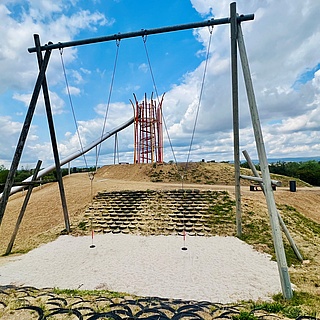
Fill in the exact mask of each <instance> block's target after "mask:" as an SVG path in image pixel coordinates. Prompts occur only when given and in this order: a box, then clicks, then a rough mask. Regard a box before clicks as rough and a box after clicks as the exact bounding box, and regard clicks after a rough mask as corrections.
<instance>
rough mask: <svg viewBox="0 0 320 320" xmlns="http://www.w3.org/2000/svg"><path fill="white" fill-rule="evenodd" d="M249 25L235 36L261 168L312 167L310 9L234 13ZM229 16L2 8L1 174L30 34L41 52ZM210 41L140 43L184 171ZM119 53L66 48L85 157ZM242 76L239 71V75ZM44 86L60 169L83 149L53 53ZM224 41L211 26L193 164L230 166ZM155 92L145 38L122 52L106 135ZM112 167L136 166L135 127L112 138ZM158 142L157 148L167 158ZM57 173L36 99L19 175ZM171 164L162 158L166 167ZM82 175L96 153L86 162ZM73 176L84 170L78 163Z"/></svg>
mask: <svg viewBox="0 0 320 320" xmlns="http://www.w3.org/2000/svg"><path fill="white" fill-rule="evenodd" d="M237 7H238V12H239V13H240V14H241V13H243V14H249V13H254V14H255V20H254V21H250V22H244V23H243V24H242V28H243V33H244V37H245V43H246V47H247V52H248V57H249V63H250V68H251V72H252V77H253V82H254V87H255V93H256V99H257V104H258V108H259V113H260V120H261V125H262V129H263V132H264V139H265V145H266V150H267V155H268V157H269V158H280V157H302V156H309V157H313V156H314V157H316V156H319V155H320V143H319V138H320V134H319V128H320V126H319V124H320V121H319V120H320V71H319V67H320V65H319V63H320V55H319V50H318V47H319V43H320V24H319V23H318V15H319V12H320V3H318V2H317V1H312V2H311V1H310V2H308V1H303V0H296V1H295V2H294V5H293V4H292V1H290V0H283V1H281V2H279V1H277V0H270V1H257V0H256V1H254V0H253V1H247V0H240V1H237ZM228 16H229V2H227V1H216V0H185V1H181V0H161V1H155V0H153V1H150V0H148V1H144V0H142V1H132V0H131V1H130V0H100V1H99V0H95V1H93V0H92V1H89V0H86V1H77V0H72V1H70V0H69V1H66V0H60V1H48V0H33V1H26V0H4V1H2V2H1V4H0V21H1V23H0V31H1V35H2V41H1V43H0V70H1V78H0V130H1V134H0V164H4V165H5V166H6V167H9V166H10V162H11V160H12V157H13V152H14V150H15V147H16V143H17V140H18V137H19V134H20V131H21V127H22V124H23V121H24V118H25V114H26V111H27V106H28V105H29V101H30V95H31V93H32V91H33V86H34V83H35V80H36V76H37V71H38V68H37V61H36V57H35V54H30V53H28V52H27V48H28V47H32V46H33V34H34V33H38V34H39V35H40V38H41V41H42V43H43V44H44V43H47V42H49V41H52V42H54V43H55V42H59V41H61V42H64V41H70V40H77V39H85V38H92V37H98V36H104V35H112V34H116V33H119V32H120V33H126V32H131V31H138V30H140V29H152V28H158V27H162V26H171V25H177V24H184V23H190V22H198V21H203V20H205V19H209V18H212V17H216V18H224V17H228ZM209 35H210V33H209V29H208V28H202V29H199V30H187V31H179V32H172V33H166V34H161V35H150V36H148V37H147V39H146V46H147V49H148V54H149V58H150V61H151V67H152V71H153V74H154V77H155V82H156V85H157V90H158V93H159V94H160V95H161V94H163V93H164V92H166V95H165V99H164V104H163V108H164V116H165V121H166V124H167V127H168V132H169V135H170V138H171V140H172V142H173V149H174V153H175V156H176V158H177V160H179V161H186V159H187V151H188V149H189V144H190V139H191V134H192V128H193V124H194V119H195V113H196V107H197V105H198V102H199V94H200V86H201V79H202V76H203V68H204V63H205V56H206V50H207V47H208V41H209ZM116 51H117V44H116V43H115V42H114V41H112V42H107V43H100V44H93V45H86V46H80V47H76V48H66V49H64V50H63V59H64V64H65V68H66V72H67V78H68V83H69V86H70V92H71V98H72V102H73V106H74V109H75V114H76V120H77V124H78V127H79V132H80V135H81V142H82V144H83V145H87V144H89V143H90V142H92V141H93V140H95V139H97V138H98V137H99V136H100V135H101V130H102V126H103V121H104V114H105V109H106V105H107V101H108V98H109V91H110V85H111V78H112V73H113V68H114V61H115V55H116ZM239 71H241V70H239ZM47 77H48V85H49V90H50V97H51V102H52V108H53V113H54V121H55V127H56V132H57V139H58V144H59V152H60V157H61V158H63V157H66V156H68V155H69V154H71V153H73V152H74V151H76V150H78V149H79V148H80V146H79V140H78V136H77V134H76V131H75V130H76V129H75V125H74V121H73V117H72V112H71V108H70V103H69V99H68V95H67V94H66V85H65V82H64V75H63V69H62V66H61V60H60V53H59V51H58V50H55V51H53V53H52V57H51V60H50V64H49V67H48V73H47ZM239 80H240V127H241V132H240V144H241V146H240V147H241V150H244V149H246V150H247V151H248V152H249V154H250V155H251V157H252V158H256V151H255V142H254V139H253V134H252V125H251V120H250V114H249V110H248V105H247V101H246V96H245V90H244V86H243V81H242V75H241V72H239ZM230 82H231V80H230V30H229V26H228V25H222V26H216V27H215V28H214V30H213V34H212V44H211V47H210V56H209V61H208V71H207V74H206V82H205V86H204V92H203V97H202V100H201V106H200V113H199V120H198V123H197V129H196V133H195V139H194V144H193V148H192V152H191V156H190V159H191V160H192V161H199V160H201V159H203V158H204V159H207V160H212V159H215V160H216V161H222V160H232V159H233V142H232V112H231V88H230ZM152 91H154V88H153V83H152V78H151V72H150V68H149V65H148V60H147V57H146V52H145V48H144V44H143V40H142V38H140V37H139V38H134V39H124V40H121V41H120V44H119V49H118V61H117V67H116V72H115V78H114V85H113V90H112V93H111V97H110V106H109V113H108V118H107V124H106V131H109V130H111V129H112V128H114V127H116V126H118V125H119V124H121V123H123V122H124V121H126V120H128V119H129V118H130V117H132V107H131V105H130V102H129V100H130V99H132V98H133V93H135V94H136V95H137V97H138V99H142V97H143V95H144V93H147V95H148V96H150V94H151V92H152ZM118 138H119V150H120V154H119V159H120V161H121V162H131V163H132V162H133V152H132V151H133V150H132V149H133V127H129V128H127V129H126V130H124V131H122V132H121V133H120V134H119V137H118ZM167 145H168V143H167V137H166V136H165V146H167ZM113 148H114V140H113V139H112V138H111V139H110V140H108V141H106V142H104V143H103V144H102V148H101V154H100V156H99V165H103V164H112V163H113ZM38 159H41V160H43V162H44V165H45V166H46V165H50V164H51V163H52V162H53V158H52V151H51V145H50V139H49V135H48V126H47V121H46V116H45V113H44V108H43V103H42V99H41V100H40V101H39V104H38V105H37V109H36V114H35V117H34V119H33V122H32V128H31V130H30V133H29V136H28V140H27V143H26V147H25V150H24V153H23V156H22V159H21V165H24V166H28V167H34V166H35V164H36V162H37V160H38ZM172 159H173V154H172V151H171V149H170V148H169V147H166V149H165V161H170V160H172ZM87 161H88V164H89V165H93V164H94V163H95V161H96V159H95V152H92V153H90V154H88V155H87ZM72 165H77V166H84V161H83V159H82V158H81V159H78V160H77V161H74V162H73V164H72Z"/></svg>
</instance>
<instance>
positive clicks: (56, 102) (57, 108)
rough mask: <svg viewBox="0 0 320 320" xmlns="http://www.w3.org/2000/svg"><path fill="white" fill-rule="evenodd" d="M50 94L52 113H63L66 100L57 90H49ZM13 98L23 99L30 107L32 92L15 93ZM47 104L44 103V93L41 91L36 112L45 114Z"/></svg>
mask: <svg viewBox="0 0 320 320" xmlns="http://www.w3.org/2000/svg"><path fill="white" fill-rule="evenodd" d="M49 96H50V105H51V110H52V114H61V113H62V112H63V108H64V100H62V99H61V98H60V97H59V96H58V94H57V93H55V92H50V91H49ZM13 99H15V100H18V101H21V102H23V103H24V105H25V106H26V107H29V104H30V101H31V94H18V93H16V94H14V95H13ZM45 113H46V111H45V104H44V98H43V95H42V94H41V92H40V95H39V98H38V103H37V106H36V114H45Z"/></svg>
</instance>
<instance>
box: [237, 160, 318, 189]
mask: <svg viewBox="0 0 320 320" xmlns="http://www.w3.org/2000/svg"><path fill="white" fill-rule="evenodd" d="M241 167H243V168H249V165H248V163H247V162H244V163H242V164H241ZM256 168H257V170H260V166H259V164H257V165H256ZM269 171H270V173H275V174H281V175H284V176H288V177H293V178H297V179H300V180H303V181H305V182H307V183H309V184H311V185H313V186H320V161H316V160H310V161H306V162H284V161H278V162H275V163H271V164H270V165H269Z"/></svg>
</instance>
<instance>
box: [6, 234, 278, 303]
mask: <svg viewBox="0 0 320 320" xmlns="http://www.w3.org/2000/svg"><path fill="white" fill-rule="evenodd" d="M94 244H95V245H96V247H95V248H94V249H90V245H91V237H72V236H61V237H59V238H58V239H57V240H56V241H54V242H51V243H48V244H46V245H43V246H41V247H40V248H37V249H35V250H33V251H31V252H29V253H27V254H25V255H22V256H19V257H14V258H10V260H11V261H8V262H6V263H4V264H3V265H1V266H0V284H1V285H8V284H15V285H27V286H34V287H37V288H43V287H59V288H69V289H77V288H81V289H108V290H113V291H121V292H128V293H130V294H136V295H141V296H157V297H163V298H177V299H187V300H198V301H200V300H206V301H211V302H221V303H229V302H236V301H238V300H248V299H253V300H256V299H258V298H261V299H268V298H269V297H270V295H272V294H275V293H278V292H280V291H281V286H280V280H279V274H278V268H277V264H276V262H274V261H271V260H270V257H269V256H268V255H265V254H261V253H258V252H256V251H255V250H253V248H252V247H251V246H249V245H247V244H245V243H244V242H242V241H240V240H239V239H237V238H234V237H187V239H186V246H187V248H188V250H186V251H183V250H181V248H182V247H183V237H180V236H148V237H142V236H136V235H124V234H117V235H113V234H106V235H96V236H95V237H94Z"/></svg>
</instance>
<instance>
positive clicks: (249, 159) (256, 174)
mask: <svg viewBox="0 0 320 320" xmlns="http://www.w3.org/2000/svg"><path fill="white" fill-rule="evenodd" d="M242 153H243V155H244V157H245V158H246V160H247V162H248V165H249V167H250V169H251V170H252V172H253V174H254V175H255V176H256V177H257V178H260V175H259V173H258V171H257V169H256V167H255V166H254V164H253V163H252V161H251V158H250V156H249V154H248V152H247V151H246V150H243V151H242ZM271 182H272V180H271ZM259 184H260V187H261V190H262V191H263V193H265V192H264V187H263V183H262V182H259ZM277 214H278V218H279V222H280V225H281V228H282V230H283V232H284V234H285V235H286V237H287V239H288V241H289V243H290V245H291V248H292V250H293V251H294V253H295V255H296V257H297V258H298V259H299V261H301V262H302V261H303V257H302V255H301V253H300V251H299V249H298V247H297V245H296V243H295V242H294V240H293V238H292V237H291V234H290V232H289V230H288V228H287V226H286V224H285V223H284V221H283V219H282V217H281V215H280V213H279V211H278V210H277Z"/></svg>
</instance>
